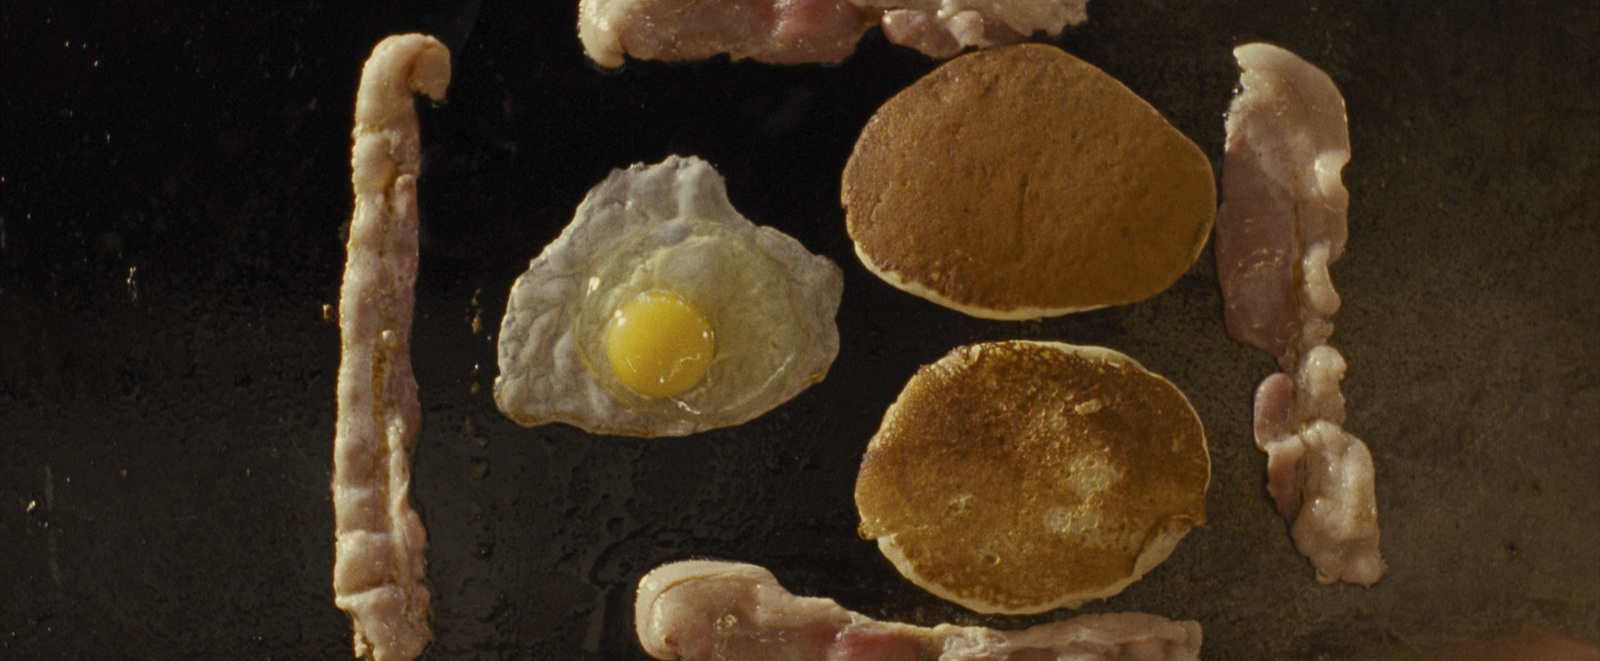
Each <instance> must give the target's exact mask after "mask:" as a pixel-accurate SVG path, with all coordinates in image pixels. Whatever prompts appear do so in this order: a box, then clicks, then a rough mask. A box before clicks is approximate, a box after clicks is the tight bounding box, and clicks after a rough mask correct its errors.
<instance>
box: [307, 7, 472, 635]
mask: <svg viewBox="0 0 1600 661" xmlns="http://www.w3.org/2000/svg"><path fill="white" fill-rule="evenodd" d="M449 84H450V52H449V51H448V50H446V49H445V47H444V45H442V44H440V43H439V42H438V41H436V40H435V39H434V38H432V37H428V36H425V35H420V34H408V35H403V36H394V37H389V38H387V39H384V40H383V41H382V42H381V43H379V44H378V45H377V47H376V48H373V49H372V56H371V57H370V58H368V59H367V63H366V66H365V68H363V69H362V71H361V87H360V88H359V90H358V91H357V93H356V121H355V130H354V142H355V144H354V147H353V148H352V150H351V158H350V164H351V168H352V170H353V174H352V176H351V182H352V184H353V186H354V188H355V214H354V216H352V217H351V219H350V241H349V245H348V246H347V256H346V261H345V269H344V282H343V284H342V285H341V286H340V288H339V334H340V336H339V340H340V345H341V352H340V356H339V384H338V414H337V415H338V418H337V420H336V421H335V423H334V439H333V512H334V526H335V531H334V561H333V603H334V605H336V606H338V607H339V608H340V609H342V610H344V611H346V612H348V613H349V614H350V621H351V627H352V629H353V630H354V640H355V655H356V656H357V657H361V658H367V659H373V660H374V661H409V660H410V659H414V658H416V657H417V655H419V654H421V653H422V650H423V648H424V647H426V646H427V645H428V640H429V639H430V634H429V633H428V622H427V619H428V590H427V588H426V587H424V586H423V585H422V575H423V558H422V549H423V547H424V546H426V544H427V536H426V534H425V533H424V531H423V529H422V519H421V518H420V517H418V516H417V513H416V511H414V510H412V509H411V504H410V502H409V501H408V499H407V495H406V494H407V491H408V490H409V489H410V486H411V446H412V443H413V442H414V441H415V440H416V436H417V427H418V425H419V423H420V421H421V417H422V413H421V408H420V406H419V404H418V403H417V382H416V379H414V378H413V377H412V375H411V355H410V350H409V348H408V344H409V341H410V335H411V308H412V303H413V296H414V292H413V290H412V285H413V284H414V283H415V282H416V278H417V169H418V167H419V165H420V164H421V160H422V159H421V143H420V142H419V139H418V136H417V116H416V112H415V111H414V109H413V108H412V101H411V95H412V94H413V93H421V94H424V95H427V96H428V97H429V98H432V99H442V98H444V91H445V87H446V86H448V85H449Z"/></svg>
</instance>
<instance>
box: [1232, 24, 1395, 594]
mask: <svg viewBox="0 0 1600 661" xmlns="http://www.w3.org/2000/svg"><path fill="white" fill-rule="evenodd" d="M1234 57H1235V58H1236V59H1238V61H1239V67H1240V68H1241V69H1243V74H1241V75H1240V77H1239V85H1240V90H1239V93H1238V95H1237V96H1235V97H1234V100H1233V104H1232V106H1230V107H1229V109H1228V119H1227V135H1228V137H1227V147H1226V152H1225V154H1224V160H1223V173H1222V195H1223V202H1222V210H1221V212H1220V213H1219V214H1218V217H1217V225H1216V226H1217V243H1216V254H1217V277H1218V279H1219V280H1220V282H1221V285H1222V295H1223V299H1224V305H1225V308H1224V310H1225V314H1226V317H1227V325H1228V334H1229V335H1231V336H1232V337H1233V338H1234V339H1235V340H1238V341H1239V342H1242V343H1245V344H1249V345H1251V346H1254V347H1259V348H1261V349H1264V350H1266V351H1268V352H1270V353H1272V354H1273V355H1274V356H1276V357H1277V359H1278V365H1279V366H1280V367H1281V368H1282V369H1283V370H1284V371H1283V372H1281V373H1278V374H1273V375H1272V376H1269V377H1267V379H1266V380H1265V381H1262V382H1261V385H1260V387H1258V388H1257V389H1256V401H1255V437H1256V445H1257V446H1258V447H1260V448H1261V449H1262V451H1264V452H1266V453H1267V491H1268V492H1269V493H1270V494H1271V495H1272V500H1273V502H1274V503H1275V504H1276V506H1277V508H1278V512H1279V513H1281V514H1282V515H1283V516H1284V518H1285V519H1287V520H1288V521H1289V522H1290V523H1291V535H1292V536H1293V537H1294V541H1295V547H1296V548H1298V549H1299V550H1300V552H1301V553H1302V554H1304V555H1305V556H1306V557H1307V558H1310V559H1311V564H1312V565H1313V566H1314V567H1316V570H1317V580H1318V581H1321V582H1323V583H1332V582H1333V581H1336V580H1338V581H1346V582H1350V583H1357V584H1361V585H1371V584H1373V583H1374V582H1376V581H1377V580H1378V579H1379V578H1380V577H1381V576H1383V572H1384V570H1385V566H1384V563H1383V558H1382V557H1381V556H1380V555H1379V553H1378V509H1377V498H1376V496H1375V494H1374V492H1373V468H1372V455H1371V453H1369V452H1368V451H1367V447H1366V445H1364V444H1362V442H1361V440H1360V439H1358V438H1356V437H1355V436H1353V435H1351V434H1350V433H1349V432H1346V431H1345V430H1344V429H1343V428H1342V427H1341V425H1343V424H1344V395H1343V394H1341V393H1340V392H1339V381H1340V380H1341V379H1343V378H1344V370H1345V363H1344V358H1343V357H1342V356H1340V355H1339V352H1338V351H1337V350H1335V349H1334V348H1333V347H1330V346H1328V345H1327V344H1326V342H1327V339H1328V336H1329V335H1331V334H1332V333H1333V324H1332V323H1331V322H1330V321H1329V318H1330V317H1332V316H1333V314H1334V313H1335V312H1337V311H1338V310H1339V294H1338V292H1337V291H1335V290H1334V288H1333V282H1332V280H1331V279H1330V278H1329V276H1328V265H1329V264H1331V263H1332V262H1333V261H1334V260H1337V259H1338V258H1339V256H1340V255H1341V254H1342V253H1343V252H1344V244H1345V239H1346V233H1347V230H1348V224H1347V212H1348V209H1349V206H1350V194H1349V192H1348V191H1347V190H1346V189H1345V187H1344V183H1343V181H1341V179H1340V170H1341V169H1342V168H1343V167H1344V164H1345V163H1346V162H1348V161H1349V160H1350V134H1349V129H1348V127H1347V125H1346V123H1345V111H1344V98H1343V97H1342V96H1340V95H1339V90H1338V89H1337V88H1335V87H1334V85H1333V81H1332V79H1330V78H1328V75H1327V74H1325V73H1323V72H1322V71H1320V70H1318V69H1317V68H1316V67H1313V66H1311V65H1310V64H1308V63H1306V62H1305V61H1304V60H1302V59H1300V58H1299V57H1297V56H1295V55H1294V54H1293V53H1290V52H1289V51H1286V50H1284V49H1282V48H1278V47H1277V46H1271V45H1267V44H1247V45H1244V46H1240V47H1238V48H1237V49H1234Z"/></svg>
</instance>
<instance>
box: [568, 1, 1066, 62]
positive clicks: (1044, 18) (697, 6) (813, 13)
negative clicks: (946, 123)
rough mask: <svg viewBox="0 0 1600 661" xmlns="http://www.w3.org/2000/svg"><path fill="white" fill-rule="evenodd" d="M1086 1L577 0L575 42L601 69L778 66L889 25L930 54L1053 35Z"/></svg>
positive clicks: (839, 54) (831, 54)
mask: <svg viewBox="0 0 1600 661" xmlns="http://www.w3.org/2000/svg"><path fill="white" fill-rule="evenodd" d="M1088 3H1089V0H771V1H761V2H750V1H748V0H580V2H579V3H578V38H579V39H580V40H581V41H582V42H583V50H584V52H586V53H588V55H589V57H590V58H591V59H593V60H594V61H595V62H596V63H597V64H599V65H600V66H603V67H620V66H622V63H623V61H624V57H623V56H624V55H631V56H633V57H635V58H638V59H642V60H669V61H671V60H699V59H705V58H708V57H711V56H713V55H717V54H719V53H727V54H728V55H729V56H731V57H732V58H733V59H735V60H741V59H745V58H750V59H753V60H756V61H758V62H768V63H773V64H799V63H803V62H819V63H835V62H839V61H842V60H844V59H845V58H847V57H849V56H850V54H851V53H852V52H854V51H855V48H856V41H857V40H858V39H860V38H861V35H862V34H863V33H865V32H866V31H867V29H868V28H871V27H872V26H873V25H877V24H880V23H881V24H882V25H883V31H884V35H885V36H887V37H888V38H889V41H891V42H893V43H896V44H900V45H902V46H909V47H911V48H915V49H917V50H920V51H922V52H923V53H926V54H928V55H930V56H933V57H950V56H952V55H955V54H957V53H959V52H961V50H962V49H963V48H966V47H968V46H976V47H979V48H986V47H989V46H998V45H1003V44H1010V43H1016V42H1018V41H1021V40H1023V39H1024V38H1026V37H1028V36H1029V35H1031V34H1033V33H1034V32H1040V31H1042V32H1045V33H1047V34H1049V35H1050V36H1055V35H1058V34H1060V33H1061V30H1062V29H1063V28H1065V27H1066V26H1068V25H1077V24H1079V23H1082V22H1084V21H1085V20H1087V19H1088V14H1087V12H1086V11H1085V6H1086V5H1088Z"/></svg>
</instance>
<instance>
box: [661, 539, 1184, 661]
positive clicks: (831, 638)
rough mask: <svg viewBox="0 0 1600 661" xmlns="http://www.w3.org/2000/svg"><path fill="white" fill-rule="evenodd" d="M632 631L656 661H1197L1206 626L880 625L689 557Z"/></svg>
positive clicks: (1091, 620) (1088, 622)
mask: <svg viewBox="0 0 1600 661" xmlns="http://www.w3.org/2000/svg"><path fill="white" fill-rule="evenodd" d="M636 599H637V600H636V601H635V602H634V618H635V619H634V624H635V627H636V629H637V633H638V635H639V644H640V645H641V646H642V647H643V648H644V651H645V652H646V653H648V654H650V656H653V657H655V658H657V659H668V660H670V659H685V660H687V661H712V660H715V661H759V660H766V659H797V660H798V659H805V660H808V661H810V660H815V661H920V660H930V661H931V660H933V659H938V660H939V661H1033V660H1041V661H1042V660H1063V659H1064V660H1071V661H1193V660H1198V659H1199V658H1200V625H1199V623H1197V622H1173V621H1171V620H1167V619H1164V618H1161V617H1157V616H1154V615H1145V614H1141V613H1118V614H1109V615H1084V616H1080V617H1076V618H1073V619H1070V620H1064V621H1061V622H1052V623H1049V624H1042V625H1039V626H1036V627H1033V628H1031V629H1024V630H1021V631H996V630H993V629H985V628H982V627H962V626H956V625H951V624H941V625H939V626H937V627H933V628H924V627H917V626H912V625H909V624H899V623H894V622H878V621H875V620H872V619H870V618H868V617H866V616H865V615H861V614H859V613H853V612H851V611H848V610H845V609H844V608H843V607H841V606H839V604H837V603H834V602H833V601H831V600H828V599H822V598H818V597H800V596H796V595H793V594H790V593H789V591H787V590H785V589H784V588H783V586H782V585H779V584H778V579H777V578H775V577H774V576H773V575H772V573H771V572H769V571H767V570H766V569H763V568H761V567H757V566H755V565H749V564H740V563H732V562H715V561H706V560H690V561H685V562H675V563H670V564H666V565H662V566H660V567H657V568H656V569H655V570H653V571H651V572H650V573H648V574H646V575H645V576H644V578H642V579H640V580H639V591H638V594H637V597H636Z"/></svg>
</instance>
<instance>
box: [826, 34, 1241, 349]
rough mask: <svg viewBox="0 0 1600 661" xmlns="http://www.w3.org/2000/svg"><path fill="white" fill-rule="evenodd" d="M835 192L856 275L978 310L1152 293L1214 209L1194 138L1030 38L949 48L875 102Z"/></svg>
mask: <svg viewBox="0 0 1600 661" xmlns="http://www.w3.org/2000/svg"><path fill="white" fill-rule="evenodd" d="M840 197H841V201H842V203H843V204H844V208H845V221H846V228H847V229H848V231H849V234H850V238H851V240H853V241H854V242H855V248H856V255H857V256H859V257H860V258H861V263H862V264H864V265H865V266H866V267H867V268H868V269H869V270H871V271H872V272H873V273H875V274H877V275H878V276H879V277H880V278H882V279H884V280H885V281H887V282H888V283H890V284H892V285H894V286H895V287H898V288H900V289H902V290H905V291H907V292H910V293H912V294H915V295H917V296H921V297H923V298H926V299H928V300H931V301H933V302H935V303H938V304H940V305H943V306H946V307H949V308H953V309H956V310H960V311H962V312H965V313H967V314H970V315H973V316H977V317H984V318H989V319H1035V318H1039V317H1049V316H1055V315H1061V314H1067V313H1071V312H1079V311H1082V310H1090V309H1094V308H1099V307H1105V306H1110V305H1121V304H1126V303H1133V302H1136V301H1139V300H1142V299H1145V298H1148V297H1150V296H1153V295H1155V294H1157V293H1159V292H1161V291H1162V290H1164V289H1166V288H1167V287H1168V286H1170V285H1171V284H1172V283H1173V282H1174V281H1176V280H1177V279H1178V276H1180V275H1182V274H1183V272H1184V271H1186V270H1188V268H1189V266H1190V264H1192V263H1193V262H1194V260H1195V258H1196V257H1198V256H1199V254H1200V249H1201V248H1202V247H1203V246H1204V245H1205V241H1206V237H1207V235H1208V234H1209V233H1210V231H1211V221H1212V218H1213V217H1214V216H1215V215H1216V210H1217V193H1216V182H1215V178H1214V176H1213V174H1212V171H1211V163H1210V161H1209V160H1207V159H1206V156H1205V154H1204V153H1203V152H1201V151H1200V148H1199V147H1197V146H1196V145H1195V144H1194V143H1193V142H1192V141H1190V140H1189V139H1188V138H1186V137H1184V135H1183V134H1182V133H1181V132H1179V131H1178V130H1177V129H1176V128H1175V127H1173V126H1172V125H1171V124H1169V123H1167V121H1166V120H1165V119H1163V118H1162V117H1161V114H1160V113H1158V112H1157V111H1156V110H1155V108H1152V107H1151V106H1150V104H1148V103H1146V102H1145V101H1144V100H1143V99H1141V98H1139V96H1138V95H1136V94H1134V93H1133V92H1132V91H1131V90H1129V89H1128V88H1127V87H1125V86H1123V85H1122V83H1120V82H1117V80H1116V79H1114V78H1112V77H1111V76H1109V75H1107V74H1106V73H1105V72H1103V71H1100V70H1099V69H1097V68H1095V67H1093V66H1091V65H1089V64H1088V63H1086V62H1083V61H1082V60H1079V59H1078V58H1075V57H1073V56H1071V55H1068V54H1067V53H1065V52H1062V51H1061V50H1060V49H1058V48H1055V47H1052V46H1046V45H1041V44H1020V45H1016V46H1009V47H1005V48H1000V49H995V50H987V51H980V52H975V53H972V54H970V55H965V56H962V57H959V58H956V59H954V60H951V61H950V62H949V63H947V64H945V65H944V66H941V67H939V68H938V69H935V70H934V71H933V72H932V73H929V74H928V75H927V76H924V77H923V78H922V79H921V80H918V81H917V82H916V83H914V84H912V85H911V86H910V87H907V88H906V89H905V90H903V91H901V92H900V93H899V94H897V95H895V96H894V97H893V98H891V99H889V101H887V102H886V103H884V104H883V106H882V107H880V108H879V109H878V112H877V113H876V114H874V115H873V117H872V119H871V120H869V121H868V122H867V125H866V127H865V128H863V129H862V131H861V136H860V138H859V139H858V140H857V141H856V145H855V149H854V150H853V151H852V153H851V154H850V159H849V161H848V162H847V163H846V165H845V169H844V175H843V180H842V182H841V196H840Z"/></svg>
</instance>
